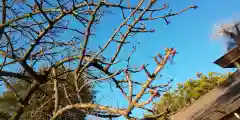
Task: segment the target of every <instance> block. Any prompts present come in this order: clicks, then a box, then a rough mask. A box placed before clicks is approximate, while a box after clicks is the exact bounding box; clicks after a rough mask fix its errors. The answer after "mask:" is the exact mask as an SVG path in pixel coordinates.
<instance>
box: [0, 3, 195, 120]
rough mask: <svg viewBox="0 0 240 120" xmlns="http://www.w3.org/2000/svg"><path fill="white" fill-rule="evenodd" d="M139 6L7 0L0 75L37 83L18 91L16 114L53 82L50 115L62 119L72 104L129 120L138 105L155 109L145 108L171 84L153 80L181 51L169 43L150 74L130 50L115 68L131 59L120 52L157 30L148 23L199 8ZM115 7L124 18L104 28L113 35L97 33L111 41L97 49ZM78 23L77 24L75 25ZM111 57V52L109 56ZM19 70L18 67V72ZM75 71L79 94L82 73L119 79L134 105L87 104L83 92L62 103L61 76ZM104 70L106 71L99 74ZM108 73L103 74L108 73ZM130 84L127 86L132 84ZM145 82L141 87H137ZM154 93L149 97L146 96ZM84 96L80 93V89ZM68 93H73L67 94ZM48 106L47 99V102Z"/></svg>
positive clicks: (0, 26) (1, 28)
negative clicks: (100, 28) (139, 77)
mask: <svg viewBox="0 0 240 120" xmlns="http://www.w3.org/2000/svg"><path fill="white" fill-rule="evenodd" d="M136 3H137V4H136V5H131V4H129V1H127V0H126V1H125V0H118V1H114V2H108V1H106V0H55V1H54V0H40V1H38V0H34V1H25V0H9V1H6V0H2V3H1V9H2V10H1V13H2V16H1V19H2V23H1V24H0V37H1V41H0V54H1V56H2V59H1V64H0V76H1V77H2V78H4V79H7V78H16V79H21V80H22V81H26V82H28V83H29V84H31V86H30V87H29V88H28V90H27V92H26V93H25V95H24V96H23V97H20V96H19V95H18V91H15V96H16V97H17V99H18V102H19V104H20V105H21V107H20V108H19V109H17V110H16V111H15V113H14V114H13V115H12V118H13V119H15V120H18V119H19V118H20V117H21V115H22V114H23V113H24V111H25V108H26V107H27V106H28V105H29V101H30V99H31V98H32V96H33V94H34V93H35V91H37V90H40V91H41V86H42V85H45V84H47V83H49V82H51V83H53V85H52V86H49V87H53V89H54V94H53V96H51V97H50V98H53V99H54V104H55V105H54V106H55V107H54V109H53V111H52V114H51V115H50V117H51V119H56V118H57V117H58V116H61V115H62V113H64V112H67V111H68V110H71V109H80V110H82V111H83V112H85V113H86V114H89V115H94V116H99V117H105V118H114V117H119V116H124V117H125V118H127V119H136V116H132V114H131V113H132V111H133V109H134V108H140V109H143V110H147V111H151V110H150V109H148V108H145V106H146V105H147V104H150V103H151V102H152V100H153V99H154V98H155V97H159V96H160V94H159V91H164V90H166V89H165V88H166V85H155V86H154V85H152V82H153V81H154V80H156V79H157V78H158V73H159V72H160V71H161V70H162V69H163V68H164V66H165V65H166V64H167V62H168V61H169V59H171V58H172V57H174V55H175V53H176V50H175V49H173V48H169V49H166V50H165V53H164V55H160V54H158V55H157V56H156V57H154V60H155V62H156V68H155V70H154V72H153V73H150V72H149V70H148V69H147V66H146V65H142V66H141V67H139V68H137V69H134V68H132V67H131V66H130V58H131V57H132V53H133V52H134V51H135V49H136V48H135V47H134V50H133V51H132V52H130V53H131V54H130V55H129V57H128V59H127V64H126V66H125V67H124V68H119V69H118V70H116V71H115V72H114V71H113V70H111V69H110V68H112V67H113V66H115V65H117V64H119V63H121V62H125V61H119V60H118V58H119V54H120V52H121V51H122V49H123V47H124V46H125V45H126V44H127V43H129V42H130V39H131V38H132V37H134V36H136V35H138V34H140V33H151V32H154V30H152V29H149V28H148V27H147V22H150V21H153V20H158V19H163V20H165V22H166V24H169V23H170V22H169V21H168V18H169V17H172V16H175V15H178V14H180V13H183V12H185V11H186V10H188V9H192V8H194V9H195V8H197V6H189V7H187V8H184V9H182V10H180V11H179V12H168V13H167V14H165V15H161V16H158V15H159V13H161V12H162V11H166V10H167V9H168V8H169V6H168V5H167V4H163V5H162V6H160V7H159V6H155V7H154V5H155V4H156V3H157V0H139V1H137V2H136ZM109 11H110V12H114V11H115V12H116V13H121V16H122V22H121V23H120V24H119V25H118V26H117V27H116V28H115V29H114V31H113V32H112V31H111V30H106V31H104V32H112V34H111V36H109V39H108V40H102V38H97V39H98V41H103V42H106V43H105V44H104V45H99V46H98V50H96V49H92V47H91V46H90V45H89V42H90V41H92V40H93V39H94V38H93V37H92V36H95V35H97V34H98V33H95V32H94V30H95V28H97V27H98V25H99V24H101V23H102V21H101V20H102V19H103V18H104V17H106V16H111V15H112V16H114V15H113V14H112V13H109ZM73 23H74V24H73ZM69 33H71V35H74V36H71V37H69V36H68V35H67V34H69ZM110 45H111V46H112V45H115V46H117V48H116V50H114V52H115V53H114V54H113V56H110V55H108V57H107V56H104V54H103V53H104V51H106V49H107V48H109V46H110ZM109 56H110V57H109ZM43 65H45V66H47V69H44V71H43V72H39V71H38V69H39V68H40V66H43ZM60 66H67V67H68V69H65V70H63V71H61V73H59V74H56V72H55V70H56V69H57V68H59V67H60ZM17 71H18V72H17ZM69 72H73V73H74V78H72V79H73V81H74V83H73V87H74V89H75V91H74V92H75V93H76V94H77V93H79V92H81V90H83V87H84V85H79V82H78V81H79V80H82V79H81V78H82V77H88V79H91V81H89V82H87V83H86V84H93V83H95V82H101V81H109V83H111V82H112V83H114V84H115V89H118V90H119V92H120V94H122V95H123V96H125V99H126V100H127V101H128V107H126V108H117V107H110V106H107V105H101V104H94V103H90V102H89V103H83V102H81V96H78V99H79V101H80V102H79V103H74V104H71V101H69V105H67V106H62V105H61V104H60V102H59V101H61V99H62V97H59V86H61V83H60V82H59V81H64V79H61V78H62V77H61V76H62V75H66V74H68V73H69ZM139 72H145V73H146V81H144V82H139V81H137V80H133V79H132V77H131V75H133V74H134V73H139ZM99 74H101V75H100V76H99ZM102 74H103V75H102ZM85 75H86V76H85ZM121 75H124V76H125V79H124V80H118V79H117V78H118V76H121ZM126 85H127V88H124V87H123V86H126ZM136 85H137V86H140V87H141V90H139V91H137V89H135V87H134V86H136ZM147 94H150V97H149V98H148V99H146V100H144V99H142V98H143V96H145V95H147ZM77 95H78V94H77ZM65 97H66V98H67V97H68V95H67V93H66V95H65ZM42 105H43V106H44V103H42Z"/></svg>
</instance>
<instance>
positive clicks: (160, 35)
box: [97, 0, 240, 114]
mask: <svg viewBox="0 0 240 120" xmlns="http://www.w3.org/2000/svg"><path fill="white" fill-rule="evenodd" d="M165 2H166V3H169V4H170V5H171V8H172V10H173V11H177V10H180V9H182V8H184V7H187V6H189V5H192V4H196V5H198V6H199V8H198V9H196V10H189V11H187V12H185V13H183V14H181V15H178V16H175V17H171V18H170V19H169V20H170V21H171V24H169V25H165V23H164V21H163V20H157V21H154V22H151V23H150V24H149V27H151V28H154V29H155V30H156V32H155V33H153V34H144V35H141V36H139V37H135V38H133V39H134V40H139V41H140V45H139V46H138V47H137V52H136V53H134V57H133V59H132V61H133V64H134V65H141V64H143V63H152V62H153V60H152V59H151V58H150V56H154V55H156V54H157V53H158V52H162V51H163V50H164V48H167V47H175V48H176V49H177V51H178V52H179V54H177V56H176V57H175V59H174V61H175V63H174V64H171V65H167V67H166V68H165V69H164V70H163V71H162V72H161V74H163V75H164V77H163V78H162V79H160V80H159V81H157V82H155V83H164V81H165V82H166V79H167V78H168V77H173V78H174V82H173V85H174V84H176V83H179V82H184V81H185V80H187V79H189V78H195V76H196V73H197V72H203V73H208V72H221V73H224V72H228V71H232V69H222V68H220V67H219V66H217V65H215V64H214V63H213V61H215V60H216V59H218V58H219V57H220V56H222V55H223V54H224V53H225V50H224V46H223V44H222V43H221V42H220V41H218V39H213V38H212V37H211V35H212V33H213V26H214V24H216V23H217V22H219V21H220V22H226V21H227V22H228V21H230V22H231V21H232V20H238V18H239V13H240V9H239V4H240V1H239V0H229V1H226V0H163V1H162V0H161V1H159V4H158V5H162V4H163V3H165ZM117 21H118V20H117V19H115V18H114V19H113V18H109V19H106V21H104V22H106V23H105V24H104V25H107V26H108V27H111V26H112V24H114V23H116V22H117ZM105 29H106V26H104V27H102V26H100V28H98V29H97V31H98V30H99V31H98V32H103V31H104V32H103V34H104V35H100V36H101V37H100V38H104V37H105V36H107V35H106V34H105ZM100 34H101V33H100ZM133 39H131V41H132V40H133ZM113 48H115V47H113ZM127 50H129V49H127V48H125V49H124V50H123V51H124V54H122V55H121V56H120V57H124V56H125V55H126V53H127ZM108 52H109V54H110V53H111V50H109V51H108ZM154 67H155V66H154V65H151V66H150V67H149V68H150V69H152V70H153V69H154ZM134 78H136V79H141V80H144V79H145V77H144V75H138V76H135V77H134ZM104 88H105V87H104ZM100 89H102V88H100ZM106 92H107V93H108V96H106V99H103V100H102V103H104V104H113V105H116V101H118V102H117V103H118V104H119V106H121V105H124V104H125V103H124V102H122V101H124V99H123V97H122V96H121V95H119V94H116V92H111V91H105V94H106ZM100 96H101V97H102V96H104V95H100ZM104 100H106V101H104ZM134 113H135V114H136V113H138V114H142V112H140V111H136V112H134Z"/></svg>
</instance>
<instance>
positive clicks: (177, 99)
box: [146, 72, 232, 120]
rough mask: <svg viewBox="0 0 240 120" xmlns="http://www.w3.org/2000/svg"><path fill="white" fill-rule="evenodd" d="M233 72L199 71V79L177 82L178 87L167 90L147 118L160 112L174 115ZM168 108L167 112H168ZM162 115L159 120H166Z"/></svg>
mask: <svg viewBox="0 0 240 120" xmlns="http://www.w3.org/2000/svg"><path fill="white" fill-rule="evenodd" d="M231 74H232V73H227V74H219V73H215V72H209V73H208V75H204V74H202V73H197V79H189V80H187V81H186V82H185V83H183V84H177V88H176V89H175V90H173V91H169V92H166V93H165V94H164V95H163V96H162V97H161V99H160V101H159V102H157V103H154V107H153V110H154V112H155V114H154V115H146V118H148V117H153V116H157V115H159V114H163V113H165V114H167V116H170V115H173V114H175V113H176V112H178V111H179V110H181V109H183V108H186V107H188V106H189V105H190V104H192V103H193V102H194V101H195V100H197V99H199V98H200V97H201V96H203V95H205V94H206V93H208V92H209V91H210V90H212V89H213V88H215V87H216V86H219V85H222V84H224V81H225V80H226V78H228V77H229V75H231ZM166 109H167V113H166ZM164 116H166V115H162V117H160V118H158V119H157V120H166V118H165V117H164Z"/></svg>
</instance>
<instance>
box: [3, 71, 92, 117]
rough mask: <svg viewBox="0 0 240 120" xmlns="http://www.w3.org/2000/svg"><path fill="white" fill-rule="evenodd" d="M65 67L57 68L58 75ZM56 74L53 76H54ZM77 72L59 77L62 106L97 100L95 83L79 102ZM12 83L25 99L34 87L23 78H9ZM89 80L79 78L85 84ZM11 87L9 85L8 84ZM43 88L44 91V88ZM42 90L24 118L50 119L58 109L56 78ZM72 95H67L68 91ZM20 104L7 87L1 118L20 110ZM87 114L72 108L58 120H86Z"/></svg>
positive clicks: (82, 92)
mask: <svg viewBox="0 0 240 120" xmlns="http://www.w3.org/2000/svg"><path fill="white" fill-rule="evenodd" d="M62 71H63V68H59V69H57V70H56V73H57V74H61V73H62ZM50 76H52V75H50ZM73 77H74V75H73V73H68V74H65V75H62V76H60V77H59V88H58V89H59V98H61V99H60V105H59V107H64V106H65V105H69V104H70V103H69V101H71V102H72V104H74V103H79V102H82V103H89V102H93V101H94V98H95V91H93V89H92V88H93V86H92V85H85V87H83V89H82V90H81V92H79V95H80V97H81V101H79V99H78V97H77V95H76V92H75V89H74V86H73V85H74V81H73V80H74V79H73ZM8 82H9V83H10V84H11V86H12V87H13V88H14V89H15V91H17V93H18V95H20V97H21V98H23V97H24V95H25V93H26V91H27V89H28V88H29V87H30V84H29V83H27V82H25V81H23V80H12V79H10V80H8ZM86 82H87V81H86V80H85V79H84V78H81V80H79V85H80V86H83V85H84V84H85V83H86ZM6 86H7V85H6ZM40 90H41V91H40ZM40 90H37V91H36V92H35V93H34V94H33V95H32V97H31V99H30V101H29V105H28V107H26V109H25V110H24V113H23V115H22V116H21V118H20V119H21V120H30V119H34V120H48V119H49V118H50V116H51V115H52V113H53V109H54V99H53V98H52V96H53V94H54V90H53V81H52V80H49V81H48V82H47V83H46V84H44V85H42V86H40ZM65 90H66V91H67V93H68V97H69V98H66V94H65V93H66V92H65ZM19 107H20V104H19V101H18V99H17V98H16V96H15V94H14V92H13V91H12V89H10V88H7V90H6V91H5V92H3V94H2V95H1V96H0V120H9V118H10V117H9V116H11V115H12V114H13V113H14V111H16V110H18V108H19ZM85 117H86V115H85V114H83V112H82V111H81V110H77V109H72V110H69V111H67V112H65V113H63V114H62V115H61V116H59V117H58V118H57V119H56V120H84V119H85Z"/></svg>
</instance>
